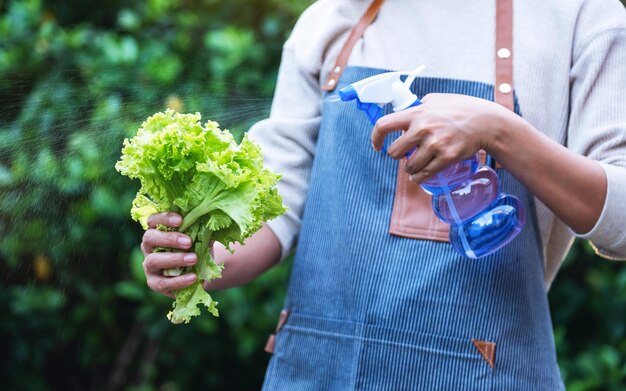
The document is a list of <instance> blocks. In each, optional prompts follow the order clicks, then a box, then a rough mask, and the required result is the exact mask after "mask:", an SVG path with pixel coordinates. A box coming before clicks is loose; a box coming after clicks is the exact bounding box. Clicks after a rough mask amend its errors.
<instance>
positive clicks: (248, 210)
mask: <svg viewBox="0 0 626 391" xmlns="http://www.w3.org/2000/svg"><path fill="white" fill-rule="evenodd" d="M200 119H201V116H200V114H198V113H196V114H179V113H176V112H175V111H172V110H167V111H166V112H164V113H156V114H154V115H152V116H151V117H149V118H148V119H146V121H144V123H143V124H142V125H141V127H140V128H139V129H138V131H137V133H136V135H135V136H134V137H133V138H132V139H130V140H129V139H125V140H124V147H123V148H122V156H121V158H120V160H119V161H118V162H117V163H116V165H115V168H116V169H117V170H118V171H119V172H120V173H121V174H123V175H126V176H128V177H129V178H132V179H139V180H140V182H141V188H140V189H139V192H138V193H137V196H136V197H135V199H134V201H133V205H132V208H131V217H132V218H133V219H134V220H136V221H138V222H140V223H141V225H142V226H143V228H144V229H148V224H147V221H148V217H149V216H150V215H152V214H154V213H158V212H164V211H172V212H177V213H179V214H181V215H182V216H183V223H182V225H181V226H180V227H179V228H178V230H179V231H180V232H183V233H185V234H186V235H189V236H190V237H191V239H192V241H193V247H192V248H193V251H194V252H195V253H196V254H197V255H198V263H197V264H196V265H194V266H191V267H188V268H185V270H182V271H180V272H193V273H195V274H196V275H197V276H198V279H197V281H196V283H194V284H193V285H191V286H189V287H187V288H185V289H181V290H178V291H176V292H175V297H176V301H175V302H174V303H173V310H172V311H171V312H169V313H168V315H167V317H168V319H169V320H170V321H171V322H172V323H183V322H184V323H189V321H190V320H191V317H193V316H197V315H199V314H200V309H199V308H198V306H199V305H204V306H205V307H206V308H207V310H208V311H209V312H210V313H211V314H213V315H214V316H218V310H217V302H215V301H214V300H213V299H212V298H211V296H210V295H209V294H208V293H207V292H206V291H205V290H204V289H203V285H202V284H203V282H206V281H211V280H213V279H215V278H220V277H221V272H222V266H221V265H217V264H216V263H215V262H214V260H213V258H212V256H211V251H210V250H211V249H210V244H211V243H212V241H217V242H220V243H222V244H223V245H224V246H226V247H227V248H229V249H230V245H231V244H232V243H235V242H237V243H243V242H244V240H245V239H246V238H248V237H249V236H250V235H252V234H253V233H255V232H256V231H258V230H259V229H260V228H261V226H262V224H263V222H265V221H267V220H271V219H273V218H275V217H277V216H279V215H281V214H283V213H284V212H285V211H286V208H285V206H284V205H283V203H282V199H281V197H280V196H279V195H278V192H277V190H276V182H277V181H278V179H279V178H280V176H279V175H277V174H276V173H274V172H271V171H269V170H267V169H266V168H264V166H263V156H262V154H261V150H260V148H259V147H258V146H257V145H256V144H254V143H253V142H252V141H251V140H250V139H249V138H248V137H247V135H245V136H244V138H243V140H242V141H241V143H240V144H237V143H236V141H235V139H234V138H233V136H232V134H231V133H230V132H229V131H228V130H222V129H220V128H219V125H218V124H217V123H216V122H213V121H207V122H206V123H205V124H204V125H202V124H201V123H200ZM163 250H164V251H166V249H163Z"/></svg>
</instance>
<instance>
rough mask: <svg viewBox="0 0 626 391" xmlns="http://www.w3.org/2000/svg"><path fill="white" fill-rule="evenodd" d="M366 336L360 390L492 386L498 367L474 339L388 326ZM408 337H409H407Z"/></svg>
mask: <svg viewBox="0 0 626 391" xmlns="http://www.w3.org/2000/svg"><path fill="white" fill-rule="evenodd" d="M385 334H391V335H388V337H390V338H388V339H384V340H383V339H376V338H365V339H364V340H363V347H362V351H361V358H360V365H359V372H358V375H357V379H358V383H357V387H356V389H360V390H377V391H378V390H394V391H396V390H429V391H430V390H491V388H492V383H493V376H494V369H493V368H492V367H491V366H490V365H489V364H488V363H487V362H486V361H485V359H484V358H483V357H482V356H481V353H480V352H479V350H478V349H477V348H476V346H475V345H474V344H473V343H472V341H471V340H469V339H468V340H466V339H461V338H450V337H443V336H438V335H431V334H424V333H411V334H405V333H404V332H401V331H393V330H385ZM407 337H408V338H407Z"/></svg>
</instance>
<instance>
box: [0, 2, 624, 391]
mask: <svg viewBox="0 0 626 391" xmlns="http://www.w3.org/2000/svg"><path fill="white" fill-rule="evenodd" d="M310 2H311V0H298V1H293V0H291V1H287V0H266V1H259V0H241V1H237V2H222V1H217V0H202V1H193V2H192V1H186V0H146V1H138V0H132V1H124V2H123V1H109V2H85V1H76V0H74V1H59V0H54V1H53V0H48V1H43V0H21V1H20V0H14V1H6V2H0V36H1V37H2V39H1V41H0V104H1V105H2V106H1V107H2V109H1V110H0V262H1V264H2V273H1V279H0V300H1V301H2V303H5V316H4V318H3V321H2V322H0V336H1V337H2V341H3V342H2V344H0V357H2V362H3V364H2V366H0V376H1V378H2V384H3V387H2V388H3V389H10V390H47V389H50V390H56V389H60V390H66V389H69V390H85V389H127V390H152V389H159V390H179V389H180V390H183V389H191V388H192V387H193V388H196V387H197V388H203V389H216V390H222V389H224V390H225V389H229V390H247V389H251V390H254V389H258V388H259V384H260V382H261V380H262V378H263V373H264V370H265V365H266V363H267V360H268V356H267V355H266V354H265V353H264V352H263V345H264V343H265V339H266V337H267V335H268V333H269V332H271V331H272V330H273V328H274V325H275V322H276V317H277V315H278V313H279V311H280V308H281V306H282V301H283V297H284V290H285V284H286V281H287V275H288V272H289V270H288V269H289V265H290V262H286V263H284V264H283V265H281V266H280V267H278V268H276V269H275V270H272V271H271V272H269V273H267V274H266V275H265V276H263V277H262V278H260V279H259V280H258V281H256V282H254V283H251V284H249V285H247V286H246V287H243V288H238V289H232V290H228V291H224V292H217V293H215V297H216V299H217V300H218V301H220V309H221V310H222V314H223V316H222V317H221V318H217V319H214V318H211V317H209V316H203V317H199V318H197V319H194V322H192V323H191V324H190V325H188V326H183V327H180V326H179V327H174V326H172V325H171V324H170V323H169V322H168V321H167V319H166V318H165V313H166V312H167V311H168V309H169V306H170V304H171V301H170V299H167V298H164V297H161V296H159V295H156V294H154V293H151V292H150V291H149V290H148V289H147V287H146V286H145V281H144V277H143V272H142V270H141V261H142V256H141V253H140V252H139V250H138V244H139V241H140V240H141V235H142V230H141V228H140V227H139V226H138V224H136V223H134V222H133V221H131V220H130V218H129V209H130V201H131V200H132V198H133V197H134V194H135V192H136V191H137V189H138V183H134V182H131V181H130V180H128V179H127V178H125V177H122V176H121V175H119V174H118V173H117V172H115V171H114V168H113V166H114V163H115V161H116V160H117V159H118V158H119V153H120V149H121V145H122V140H123V138H124V137H127V136H128V135H130V134H132V133H134V131H135V130H136V128H137V126H138V124H140V123H141V121H142V120H143V119H145V118H146V117H147V116H149V115H151V114H152V113H154V112H156V111H162V110H164V109H165V108H167V107H171V108H174V109H177V110H179V111H185V112H195V111H198V112H201V113H203V115H205V116H206V117H207V118H210V119H213V120H216V121H218V122H220V123H221V124H222V126H223V127H230V128H231V130H233V131H234V132H236V133H237V134H239V135H241V134H242V132H243V131H245V129H247V128H248V126H249V125H250V124H251V123H252V122H254V121H256V120H258V119H260V118H263V117H264V116H265V115H267V112H268V110H269V104H270V99H271V93H272V91H273V87H274V83H275V74H276V70H277V67H278V64H279V61H280V50H281V46H282V43H283V41H284V39H285V38H286V36H287V34H288V31H289V29H290V28H291V27H292V26H293V24H294V23H295V20H296V18H297V16H298V14H299V13H300V11H301V10H302V9H303V8H304V7H305V6H306V5H307V4H308V3H310ZM625 298H626V271H625V269H624V267H621V266H620V265H618V264H615V263H611V262H609V261H605V260H599V259H597V258H596V257H595V256H594V255H593V253H592V252H591V251H590V250H589V248H588V247H587V246H586V245H585V244H584V243H582V242H577V243H576V246H575V248H574V250H573V251H572V253H571V254H570V256H569V259H568V261H567V263H566V264H565V267H564V269H563V272H562V273H561V274H560V275H559V277H558V278H557V280H556V282H555V283H554V285H553V289H552V292H551V295H550V299H551V305H552V308H553V318H554V323H555V334H556V337H557V343H558V349H559V355H560V363H561V366H562V369H563V375H564V377H565V379H566V381H567V383H568V386H569V388H570V389H573V390H596V389H597V390H600V389H615V390H617V389H619V388H620V386H621V385H622V383H624V382H625V379H626V362H625V361H624V358H623V357H624V354H625V353H626V344H625V342H624V341H625V340H626V335H625V330H624V329H625V327H626V322H624V319H626V316H625V315H626V314H625V310H624V304H625V301H626V300H625ZM6 315H8V316H6Z"/></svg>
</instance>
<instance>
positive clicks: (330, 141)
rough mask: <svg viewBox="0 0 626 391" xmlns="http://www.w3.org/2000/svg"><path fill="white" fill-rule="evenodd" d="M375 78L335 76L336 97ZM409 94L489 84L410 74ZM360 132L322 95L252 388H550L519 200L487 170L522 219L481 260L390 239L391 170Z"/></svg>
mask: <svg viewBox="0 0 626 391" xmlns="http://www.w3.org/2000/svg"><path fill="white" fill-rule="evenodd" d="M380 72H382V70H376V69H370V68H360V67H352V68H348V69H346V71H345V72H344V74H343V76H342V78H341V80H340V83H339V86H338V88H342V87H343V86H346V85H348V84H350V83H352V82H355V81H357V80H361V79H363V78H365V77H369V76H372V75H375V74H377V73H380ZM413 87H414V88H413V91H414V92H415V93H416V94H417V96H419V97H421V96H424V95H426V94H427V93H430V92H448V93H461V94H466V95H473V96H477V97H481V98H484V99H490V100H491V99H492V98H493V86H492V85H488V84H483V83H478V82H472V81H460V80H449V79H434V78H418V79H417V80H416V82H415V83H414V85H413ZM335 94H336V93H335ZM516 112H518V113H519V108H517V107H516ZM371 128H372V127H371V125H370V123H369V121H368V120H367V118H366V117H365V115H364V113H362V112H361V111H358V110H357V109H356V105H355V104H354V102H348V103H344V102H339V101H338V100H337V99H333V97H332V96H328V97H327V99H325V102H324V106H323V120H322V124H321V128H320V131H319V136H318V141H317V149H316V153H315V160H314V164H313V168H312V170H313V171H312V175H311V182H310V187H309V191H308V197H307V202H306V207H305V211H304V217H303V223H302V230H301V233H300V238H299V242H298V248H297V253H296V258H295V262H294V265H293V271H292V275H291V280H290V284H289V289H288V295H287V300H286V304H285V309H286V311H288V313H289V316H288V319H287V321H286V323H285V325H284V326H283V327H282V328H281V330H280V331H279V332H278V333H277V335H276V340H275V346H274V353H273V356H272V358H271V360H270V364H269V367H268V370H267V374H266V378H265V382H264V385H263V388H264V389H265V390H290V391H297V390H560V389H564V386H563V383H562V381H561V378H560V374H559V369H558V366H557V361H556V353H555V347H554V340H553V334H552V324H551V320H550V312H549V308H548V301H547V297H546V291H545V288H544V285H543V281H544V279H543V273H544V269H543V259H542V254H541V250H540V249H541V243H540V238H539V235H538V229H537V223H536V217H535V213H534V205H533V197H532V195H531V194H530V193H529V192H528V191H527V190H526V189H525V188H524V186H522V185H521V184H520V183H519V182H518V181H517V180H516V179H515V178H513V177H512V176H511V175H509V174H508V173H507V172H506V171H504V170H501V171H500V172H499V175H500V185H501V190H502V191H504V192H507V193H510V194H513V195H515V196H517V197H518V198H519V199H520V200H521V201H522V202H523V204H524V206H525V208H526V211H527V215H528V216H527V222H526V226H525V227H524V229H523V230H522V232H521V233H520V234H519V235H518V236H517V237H516V238H515V239H514V240H513V241H512V242H511V243H510V244H509V245H507V246H506V247H505V248H503V249H502V250H500V251H498V252H496V253H495V254H493V255H491V256H489V257H486V258H482V259H478V260H471V259H467V258H464V257H461V256H460V255H459V254H457V253H456V252H455V251H454V250H453V249H452V246H451V245H450V244H449V243H446V242H437V241H428V240H416V239H408V238H403V237H397V236H392V235H390V234H389V232H388V230H389V221H390V218H391V210H392V206H393V205H392V204H393V198H394V191H395V188H396V183H395V181H396V174H397V170H398V166H399V164H398V162H397V161H395V160H393V159H391V158H390V157H389V156H387V155H386V154H385V153H377V152H374V151H373V150H372V148H371V141H370V134H371ZM397 136H398V135H397V134H396V135H394V136H393V137H394V138H395V137H397ZM494 352H495V354H494Z"/></svg>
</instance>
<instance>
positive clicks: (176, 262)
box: [143, 252, 198, 275]
mask: <svg viewBox="0 0 626 391" xmlns="http://www.w3.org/2000/svg"><path fill="white" fill-rule="evenodd" d="M197 261H198V257H197V255H196V254H194V253H174V252H162V253H151V254H148V255H147V256H146V257H145V259H144V261H143V268H144V271H145V273H146V275H149V274H155V275H162V274H163V269H172V268H175V267H185V266H191V265H195V264H196V262H197Z"/></svg>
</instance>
